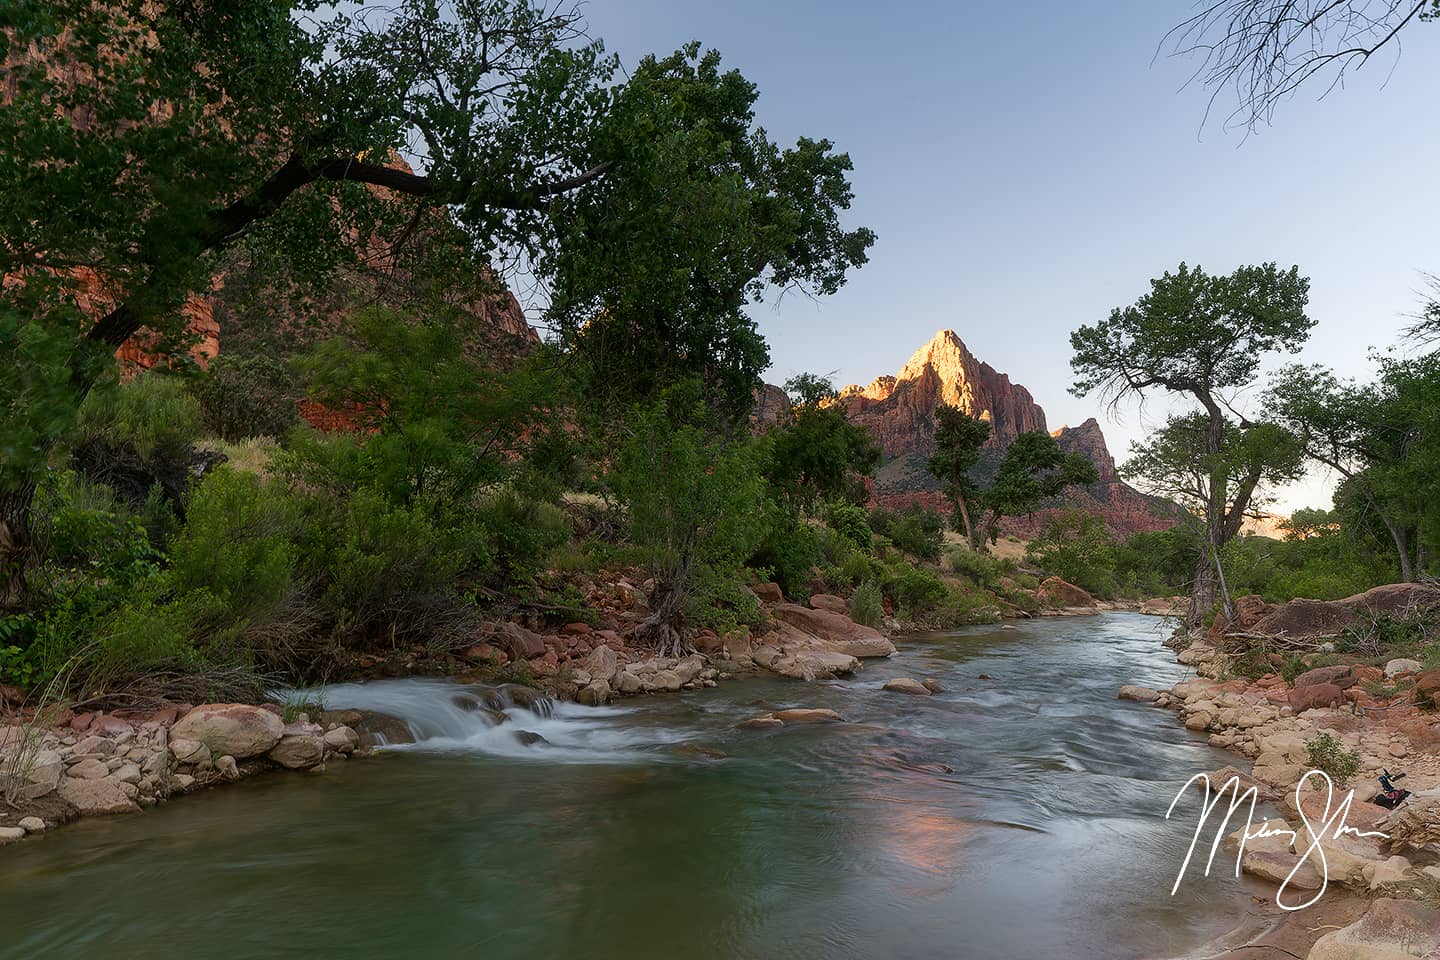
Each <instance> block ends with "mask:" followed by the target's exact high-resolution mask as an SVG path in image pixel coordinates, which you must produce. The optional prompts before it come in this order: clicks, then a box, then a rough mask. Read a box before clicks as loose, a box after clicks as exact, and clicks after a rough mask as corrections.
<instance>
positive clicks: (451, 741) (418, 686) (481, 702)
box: [279, 679, 690, 763]
mask: <svg viewBox="0 0 1440 960" xmlns="http://www.w3.org/2000/svg"><path fill="white" fill-rule="evenodd" d="M316 694H320V695H322V696H323V699H324V703H325V707H326V709H328V710H360V711H362V712H364V713H367V714H380V715H383V716H384V717H389V718H393V719H394V720H395V721H397V722H398V723H400V724H403V725H404V728H405V730H408V732H409V736H410V739H412V740H413V741H414V742H413V743H398V742H395V741H396V740H399V739H403V737H396V736H386V735H385V732H384V727H385V724H384V723H367V725H368V726H370V727H371V729H372V730H374V731H375V732H377V733H378V736H377V737H376V739H377V740H380V741H381V742H382V743H383V745H384V748H385V749H387V750H413V751H427V752H437V753H482V754H489V755H493V756H501V757H513V758H523V759H533V760H547V761H551V762H560V763H612V762H617V761H634V760H639V759H657V758H658V757H657V756H656V754H655V753H654V752H652V751H653V749H654V748H656V747H662V746H664V745H666V744H670V743H675V742H678V741H681V740H685V739H688V737H689V735H690V734H688V733H687V732H686V731H681V730H673V729H666V728H664V727H663V726H658V725H655V724H653V723H646V722H645V721H644V719H643V718H642V717H641V716H640V715H638V714H636V713H635V711H634V710H633V709H630V708H624V707H584V706H580V705H578V704H573V703H561V702H557V701H555V700H553V699H551V698H550V697H549V696H548V695H547V694H545V693H543V692H541V691H539V690H534V689H531V688H530V687H522V686H519V685H517V684H502V685H499V686H485V685H481V684H461V683H454V682H452V681H449V680H429V679H403V680H375V681H371V682H368V683H342V684H337V685H334V686H329V687H325V688H324V689H323V690H310V691H284V692H281V693H280V694H279V696H280V697H281V698H282V699H289V698H298V697H301V696H310V697H313V696H315V695H316Z"/></svg>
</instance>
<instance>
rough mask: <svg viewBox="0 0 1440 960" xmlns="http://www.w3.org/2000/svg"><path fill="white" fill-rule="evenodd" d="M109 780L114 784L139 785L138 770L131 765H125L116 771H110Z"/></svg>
mask: <svg viewBox="0 0 1440 960" xmlns="http://www.w3.org/2000/svg"><path fill="white" fill-rule="evenodd" d="M110 779H111V780H114V781H115V782H116V783H139V782H140V768H139V767H138V766H136V765H135V764H133V763H127V764H125V765H123V766H121V767H120V768H119V769H118V770H114V771H112V772H111V773H110Z"/></svg>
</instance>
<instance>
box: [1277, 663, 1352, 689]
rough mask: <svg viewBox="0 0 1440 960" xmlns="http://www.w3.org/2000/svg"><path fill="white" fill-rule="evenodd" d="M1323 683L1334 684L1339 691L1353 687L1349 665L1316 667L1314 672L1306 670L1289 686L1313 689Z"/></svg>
mask: <svg viewBox="0 0 1440 960" xmlns="http://www.w3.org/2000/svg"><path fill="white" fill-rule="evenodd" d="M1325 683H1329V684H1334V685H1335V686H1337V687H1339V688H1340V689H1341V690H1344V689H1345V688H1346V687H1349V686H1353V685H1354V683H1355V677H1354V676H1352V674H1351V668H1350V664H1348V663H1342V664H1337V665H1336V666H1333V667H1316V668H1315V669H1314V670H1306V671H1305V672H1304V673H1302V674H1300V675H1299V676H1298V677H1296V678H1295V682H1294V683H1293V684H1291V686H1294V687H1297V688H1299V687H1314V686H1319V685H1320V684H1325Z"/></svg>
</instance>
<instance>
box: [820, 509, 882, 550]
mask: <svg viewBox="0 0 1440 960" xmlns="http://www.w3.org/2000/svg"><path fill="white" fill-rule="evenodd" d="M825 524H826V525H827V526H828V527H829V528H830V529H831V530H834V531H835V532H836V533H838V534H839V535H840V536H841V537H843V538H845V539H846V540H847V541H849V542H850V543H851V544H852V545H854V546H856V547H859V548H860V549H861V550H864V551H866V552H867V553H868V552H869V550H870V544H871V541H872V540H873V539H874V537H875V535H874V533H873V532H871V530H870V515H869V514H867V513H866V512H865V508H864V507H859V506H856V505H855V504H853V503H832V504H830V505H829V507H827V508H826V510H825Z"/></svg>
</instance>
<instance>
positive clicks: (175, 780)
mask: <svg viewBox="0 0 1440 960" xmlns="http://www.w3.org/2000/svg"><path fill="white" fill-rule="evenodd" d="M170 784H171V786H172V788H173V789H172V791H171V792H173V793H184V792H185V791H187V790H189V789H190V788H191V787H193V786H195V778H194V777H192V776H190V774H188V773H177V774H175V776H173V777H171V778H170Z"/></svg>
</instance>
